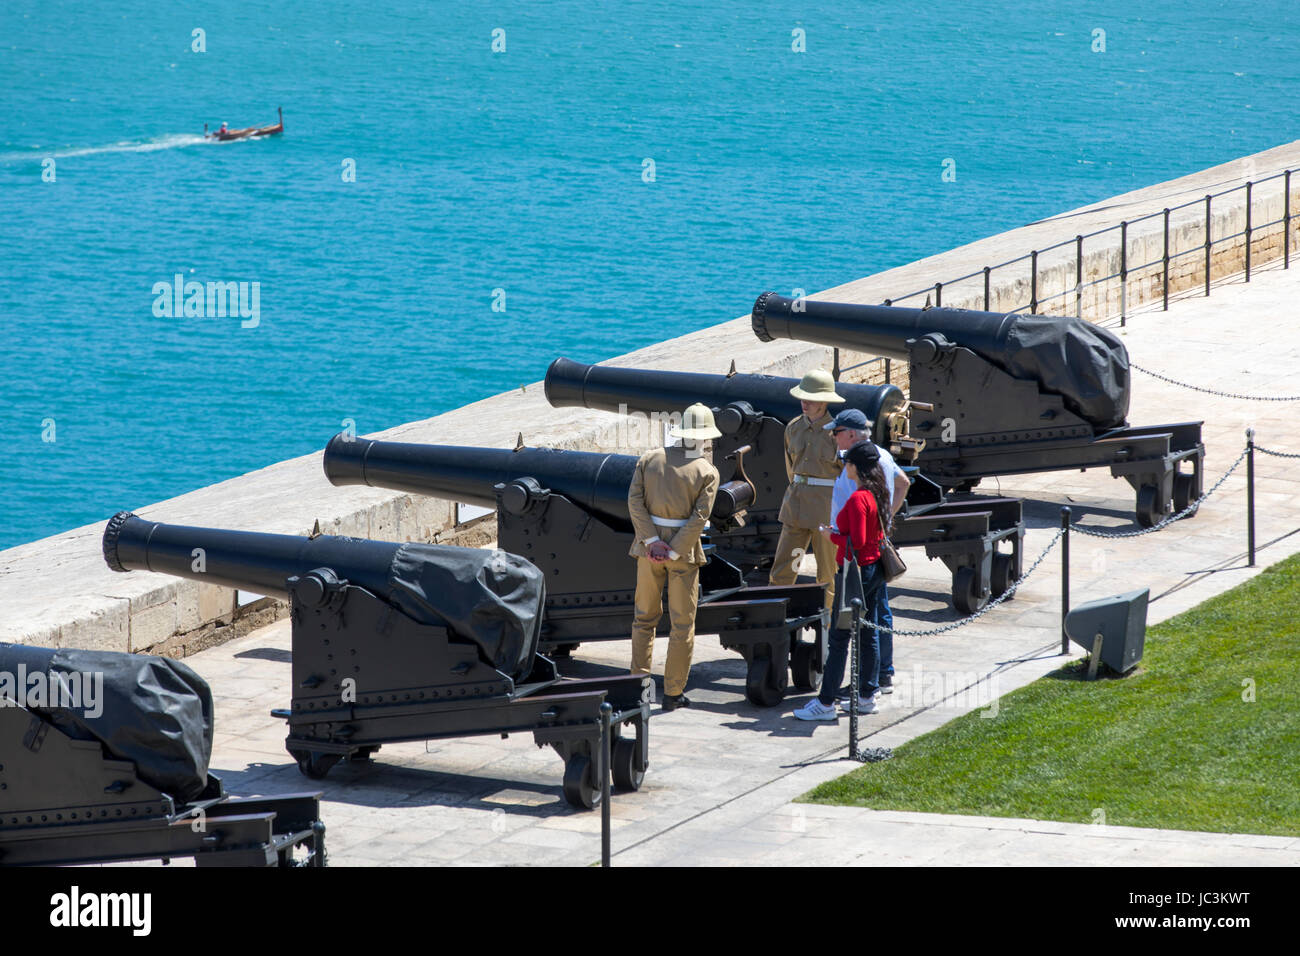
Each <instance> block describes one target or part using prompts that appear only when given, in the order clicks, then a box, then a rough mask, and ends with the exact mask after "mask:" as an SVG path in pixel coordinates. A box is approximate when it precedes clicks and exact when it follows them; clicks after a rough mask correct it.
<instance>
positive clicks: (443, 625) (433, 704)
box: [104, 512, 653, 808]
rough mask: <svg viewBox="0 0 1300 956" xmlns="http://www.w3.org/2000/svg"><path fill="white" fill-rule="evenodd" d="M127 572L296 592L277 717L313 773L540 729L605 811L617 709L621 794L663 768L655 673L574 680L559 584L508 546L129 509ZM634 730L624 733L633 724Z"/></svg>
mask: <svg viewBox="0 0 1300 956" xmlns="http://www.w3.org/2000/svg"><path fill="white" fill-rule="evenodd" d="M104 559H105V561H106V562H107V563H108V566H109V567H110V568H112V569H113V570H115V571H130V570H148V571H159V572H162V573H164V574H174V575H176V576H178V577H183V578H189V579H192V580H198V581H204V582H207V583H210V584H219V585H224V586H226V587H233V588H241V589H244V590H247V591H254V592H256V593H259V594H265V595H270V596H274V597H279V598H284V599H287V600H288V601H289V603H290V607H291V611H290V616H291V621H292V628H293V694H292V698H291V702H290V706H289V708H288V709H285V710H276V711H274V712H273V714H272V715H273V716H275V717H279V718H281V719H284V720H286V721H287V722H288V726H289V736H288V738H287V739H286V741H285V746H286V748H287V749H288V751H289V754H290V755H291V756H292V757H293V758H294V760H295V761H297V764H298V768H299V769H300V770H301V771H302V772H303V773H304V774H305V775H306V776H308V777H311V778H313V779H319V778H321V777H324V776H325V774H326V773H328V772H329V770H330V769H331V768H332V767H333V766H334V765H335V764H337V763H338V762H339V761H340V760H343V759H348V760H351V761H357V762H365V761H368V760H370V758H371V756H372V755H373V754H374V753H375V752H376V751H378V750H379V748H380V747H381V746H382V745H383V744H386V743H395V742H398V741H407V740H433V739H443V738H450V737H465V736H475V735H486V734H501V735H502V736H505V735H508V734H510V733H527V732H531V733H532V734H533V738H534V740H535V741H536V743H537V745H538V746H539V747H540V746H546V745H549V746H551V747H553V748H555V750H556V752H557V753H558V754H559V755H560V757H561V758H562V759H563V760H564V764H565V771H564V795H565V797H566V799H568V801H569V802H570V803H571V804H573V805H574V806H580V807H587V808H590V807H592V806H594V805H595V804H596V802H597V801H598V800H599V797H600V786H599V779H598V777H597V772H596V766H597V758H598V756H599V753H598V751H597V749H596V748H597V747H598V745H599V742H600V739H601V732H600V705H601V704H602V703H604V702H605V701H608V702H609V703H610V704H611V705H612V707H613V709H614V713H613V726H614V727H615V728H616V739H615V740H614V741H612V743H611V752H612V761H613V762H612V769H613V772H614V782H615V785H616V786H619V787H621V788H623V789H630V790H635V789H637V788H639V787H640V785H641V781H642V779H643V777H644V774H645V769H646V767H647V765H648V763H649V760H648V755H649V738H648V721H649V715H650V702H651V699H652V695H653V685H652V684H651V681H650V680H649V678H646V677H633V676H626V675H620V676H616V677H608V678H591V679H585V680H562V679H560V677H559V675H558V673H557V671H556V669H555V665H554V663H553V662H552V661H551V660H550V659H548V658H546V657H544V656H542V655H541V654H539V653H537V645H538V636H539V632H540V628H541V616H542V607H543V603H544V598H545V582H544V580H543V578H542V575H541V574H540V573H539V572H538V571H537V569H536V568H535V567H533V565H531V564H529V563H528V562H526V561H524V560H523V559H521V558H519V557H518V556H516V555H513V554H508V553H506V552H504V551H480V550H476V549H471V548H450V547H439V546H435V545H427V544H417V543H406V544H395V543H389V542H383V541H367V540H361V539H357V538H348V537H339V536H333V535H315V536H311V537H297V536H294V535H280V534H259V533H254V532H246V531H226V530H219V529H210V528H193V527H184V526H180V525H168V524H160V523H157V522H153V521H146V520H144V519H141V518H138V517H136V516H135V515H132V514H129V513H127V512H120V513H119V514H117V515H116V516H114V517H113V519H112V520H111V521H109V523H108V527H107V528H106V529H105V532H104ZM624 727H627V728H629V729H630V730H631V731H632V736H631V737H626V738H625V737H623V736H622V734H621V730H622V728H624Z"/></svg>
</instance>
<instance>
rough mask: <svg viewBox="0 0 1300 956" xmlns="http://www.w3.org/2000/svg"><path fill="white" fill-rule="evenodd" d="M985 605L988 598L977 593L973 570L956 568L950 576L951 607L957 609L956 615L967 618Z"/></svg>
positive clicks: (970, 568)
mask: <svg viewBox="0 0 1300 956" xmlns="http://www.w3.org/2000/svg"><path fill="white" fill-rule="evenodd" d="M987 603H988V597H987V596H985V595H981V594H980V593H979V587H978V582H977V580H976V577H975V569H974V568H972V567H964V568H958V569H957V572H956V573H955V574H954V575H953V576H952V606H953V607H954V608H956V609H957V613H958V614H961V615H964V616H969V615H971V614H974V613H975V612H976V611H978V610H979V609H980V608H982V607H983V606H984V605H985V604H987Z"/></svg>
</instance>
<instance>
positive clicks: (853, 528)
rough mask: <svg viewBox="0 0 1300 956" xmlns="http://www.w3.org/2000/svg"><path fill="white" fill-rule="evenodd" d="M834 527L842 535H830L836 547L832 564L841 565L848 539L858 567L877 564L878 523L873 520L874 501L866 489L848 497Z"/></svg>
mask: <svg viewBox="0 0 1300 956" xmlns="http://www.w3.org/2000/svg"><path fill="white" fill-rule="evenodd" d="M835 527H837V528H840V529H842V530H843V531H844V532H846V533H845V534H832V535H831V540H832V541H834V542H835V545H836V552H835V562H836V564H839V565H843V564H844V554H845V545H847V544H848V543H849V539H850V538H851V539H852V540H853V550H854V551H855V552H856V553H857V556H858V564H861V565H868V564H875V563H876V562H877V561H879V560H880V539H881V537H882V535H881V533H880V519H879V518H877V517H876V499H875V497H874V496H873V495H872V494H871V492H869V491H867V489H866V488H859V489H858V490H857V491H855V492H853V494H852V495H850V496H849V500H848V501H846V502H845V503H844V507H843V508H842V509H841V510H840V513H839V514H838V515H836V516H835Z"/></svg>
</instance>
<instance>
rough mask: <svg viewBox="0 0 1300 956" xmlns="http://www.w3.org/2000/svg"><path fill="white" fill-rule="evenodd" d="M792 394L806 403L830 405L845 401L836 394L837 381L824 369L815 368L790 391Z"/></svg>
mask: <svg viewBox="0 0 1300 956" xmlns="http://www.w3.org/2000/svg"><path fill="white" fill-rule="evenodd" d="M790 394H791V395H793V396H794V397H795V398H798V399H802V400H803V401H805V402H826V403H827V404H828V405H834V404H838V403H839V402H842V401H844V399H843V398H841V397H840V396H839V395H836V394H835V379H833V378H831V373H830V372H828V371H826V369H824V368H815V369H813V370H812V371H811V372H809V373H807V374H806V375H805V376H804V377H803V378H801V379H799V384H798V385H796V386H795V387H794V388H792V389H790Z"/></svg>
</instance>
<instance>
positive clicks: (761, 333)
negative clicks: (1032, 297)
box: [751, 292, 1020, 359]
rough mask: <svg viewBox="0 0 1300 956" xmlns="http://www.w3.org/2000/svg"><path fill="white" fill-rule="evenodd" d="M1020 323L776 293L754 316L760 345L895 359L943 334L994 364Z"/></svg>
mask: <svg viewBox="0 0 1300 956" xmlns="http://www.w3.org/2000/svg"><path fill="white" fill-rule="evenodd" d="M1019 318H1020V316H1018V315H1010V314H1005V313H999V312H976V311H973V310H971V309H944V308H934V309H909V308H904V307H902V306H896V305H862V304H858V303H849V302H818V301H814V300H812V299H787V298H786V297H785V296H783V295H777V294H776V293H775V292H764V293H763V294H762V295H760V296H759V297H758V301H757V302H755V303H754V312H753V315H752V316H751V320H752V322H753V326H754V334H755V335H756V336H758V338H759V340H760V341H762V342H771V341H773V340H774V339H795V340H796V341H799V342H816V343H818V344H819V345H830V346H833V347H835V348H842V349H853V350H854V351H857V352H866V353H869V354H871V355H883V356H887V357H889V358H895V359H907V358H908V351H907V340H908V339H916V338H920V337H921V336H922V335H925V334H926V333H927V332H941V333H943V334H944V335H946V336H947V337H948V338H949V339H951V340H952V341H953V342H956V343H957V344H959V345H964V346H965V347H966V348H968V349H970V350H971V351H973V352H978V353H980V354H981V355H984V357H985V358H990V359H991V358H992V356H994V355H1002V354H1005V352H1006V350H1007V336H1008V335H1009V333H1010V331H1011V329H1012V328H1013V327H1014V326H1015V324H1016V320H1017V319H1019Z"/></svg>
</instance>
